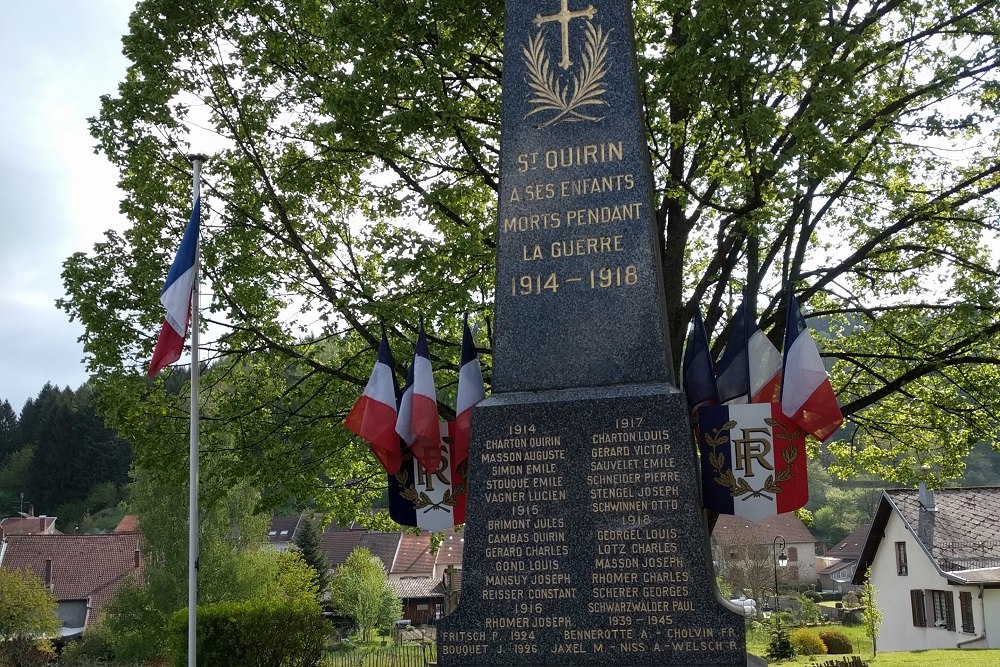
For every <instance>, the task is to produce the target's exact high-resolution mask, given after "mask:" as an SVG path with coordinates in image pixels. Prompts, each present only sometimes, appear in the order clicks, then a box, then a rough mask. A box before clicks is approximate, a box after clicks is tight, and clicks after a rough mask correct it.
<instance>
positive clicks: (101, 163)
mask: <svg viewBox="0 0 1000 667" xmlns="http://www.w3.org/2000/svg"><path fill="white" fill-rule="evenodd" d="M134 5H135V2H134V0H0V284H2V285H3V289H0V400H3V399H6V400H9V401H10V403H11V405H12V406H13V408H14V410H15V411H17V412H20V410H21V408H22V407H23V406H24V402H25V401H26V400H27V399H28V398H32V397H34V396H36V395H37V394H38V392H39V390H41V388H42V387H43V386H44V384H45V383H46V382H51V383H53V384H55V385H58V386H60V387H65V386H69V387H71V388H73V389H76V388H77V387H78V386H79V385H81V384H82V383H83V382H84V381H85V380H86V379H87V375H86V370H85V367H84V364H83V348H82V346H81V345H80V344H79V343H78V342H77V338H78V337H79V336H80V333H81V331H82V329H81V328H80V327H79V326H78V325H77V324H70V322H69V320H68V319H67V317H66V315H65V314H64V313H63V312H62V311H60V310H58V309H57V308H56V307H55V303H54V302H55V300H56V299H58V298H60V297H61V296H63V295H64V291H63V288H62V280H61V278H60V273H61V270H62V262H63V260H64V259H65V258H66V257H67V256H69V255H70V254H72V253H74V252H76V251H80V250H83V251H87V250H89V249H90V248H91V247H92V246H93V244H94V243H95V242H96V241H98V240H99V239H100V238H101V235H102V233H103V232H104V230H106V229H109V228H116V229H121V228H122V227H123V225H124V220H123V219H122V217H121V216H120V215H119V214H118V202H119V200H120V199H121V194H120V193H119V192H118V190H117V188H116V186H115V183H116V181H117V175H116V172H115V170H114V168H113V167H112V166H111V165H110V164H109V163H108V161H107V160H106V159H105V158H104V157H103V156H98V155H95V154H94V151H93V146H94V144H95V143H96V142H95V140H94V139H92V138H91V137H90V135H89V133H88V131H87V118H88V117H90V116H93V115H95V114H96V113H97V111H98V104H99V100H98V98H99V97H100V95H102V94H105V93H114V91H115V90H116V86H117V84H118V81H120V80H121V78H122V76H123V75H124V73H125V68H126V65H127V62H126V60H125V57H124V56H123V55H122V53H121V36H122V35H123V34H124V33H125V32H126V30H127V24H128V15H129V13H130V12H131V10H132V8H133V7H134Z"/></svg>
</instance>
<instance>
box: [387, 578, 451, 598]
mask: <svg viewBox="0 0 1000 667" xmlns="http://www.w3.org/2000/svg"><path fill="white" fill-rule="evenodd" d="M440 584H441V581H440V580H435V579H431V578H430V577H415V578H412V579H390V580H389V585H390V586H392V589H393V590H394V591H396V595H398V596H399V597H400V599H402V600H412V599H413V598H439V597H444V592H443V591H442V589H441V586H440Z"/></svg>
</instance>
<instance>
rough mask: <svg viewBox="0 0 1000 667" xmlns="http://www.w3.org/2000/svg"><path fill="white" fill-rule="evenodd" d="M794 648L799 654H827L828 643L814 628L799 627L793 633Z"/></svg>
mask: <svg viewBox="0 0 1000 667" xmlns="http://www.w3.org/2000/svg"><path fill="white" fill-rule="evenodd" d="M791 641H792V648H793V649H794V650H795V653H796V654H798V655H825V654H826V644H824V643H823V640H822V639H820V638H819V635H817V634H816V633H815V632H814V631H812V630H807V629H805V628H799V629H798V630H796V631H795V632H793V633H792V637H791Z"/></svg>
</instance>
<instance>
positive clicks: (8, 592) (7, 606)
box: [0, 569, 62, 667]
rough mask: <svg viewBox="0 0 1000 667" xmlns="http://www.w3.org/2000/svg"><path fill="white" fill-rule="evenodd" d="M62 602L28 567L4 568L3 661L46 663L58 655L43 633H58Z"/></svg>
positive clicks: (0, 591)
mask: <svg viewBox="0 0 1000 667" xmlns="http://www.w3.org/2000/svg"><path fill="white" fill-rule="evenodd" d="M57 610H58V605H57V604H56V601H55V599H54V598H53V597H52V595H51V594H49V592H48V590H46V588H45V584H44V583H43V582H42V580H41V579H39V578H38V577H36V576H35V575H34V574H32V573H31V572H29V571H28V570H13V571H11V570H2V569H0V665H12V666H13V667H34V665H45V664H47V663H48V661H49V659H50V658H51V657H52V656H53V655H54V652H53V650H52V646H51V644H50V643H49V642H48V640H46V639H42V638H41V637H42V636H43V635H54V634H56V633H58V631H59V628H60V627H61V625H62V624H61V623H60V622H59V616H58V615H57V613H56V612H57Z"/></svg>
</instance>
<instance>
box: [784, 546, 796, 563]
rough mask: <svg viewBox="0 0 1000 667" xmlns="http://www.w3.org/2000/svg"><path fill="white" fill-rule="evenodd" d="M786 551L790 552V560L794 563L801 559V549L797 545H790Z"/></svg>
mask: <svg viewBox="0 0 1000 667" xmlns="http://www.w3.org/2000/svg"><path fill="white" fill-rule="evenodd" d="M785 551H786V552H787V553H788V562H790V563H794V562H795V561H797V560H798V559H799V550H798V548H797V547H788V549H786V550H785Z"/></svg>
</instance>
